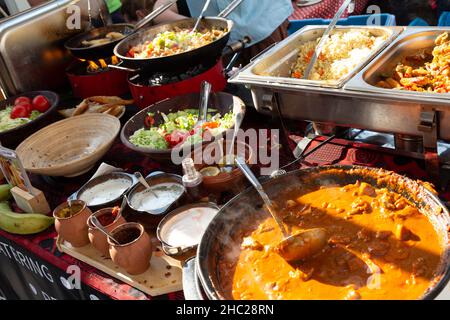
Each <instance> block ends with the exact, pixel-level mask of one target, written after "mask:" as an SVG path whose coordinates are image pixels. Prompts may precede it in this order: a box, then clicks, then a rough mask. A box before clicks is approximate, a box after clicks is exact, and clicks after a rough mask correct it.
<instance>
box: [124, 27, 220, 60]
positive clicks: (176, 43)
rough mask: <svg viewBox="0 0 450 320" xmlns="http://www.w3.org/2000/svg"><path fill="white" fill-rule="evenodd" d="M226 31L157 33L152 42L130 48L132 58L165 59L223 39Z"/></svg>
mask: <svg viewBox="0 0 450 320" xmlns="http://www.w3.org/2000/svg"><path fill="white" fill-rule="evenodd" d="M226 33H227V30H220V29H214V28H213V29H211V30H209V29H206V28H203V29H201V30H200V31H197V32H191V29H180V28H175V30H173V31H165V32H162V33H159V34H158V35H157V36H156V37H155V38H154V39H153V40H151V41H146V42H144V43H142V44H140V45H138V46H135V47H133V48H131V50H130V51H129V52H128V55H129V56H130V57H132V58H139V59H146V58H156V57H166V56H171V55H174V54H178V53H183V52H186V51H190V50H193V49H197V48H200V47H203V46H205V45H207V44H210V43H212V42H214V41H216V40H217V39H219V38H221V37H223V36H224V35H225V34H226Z"/></svg>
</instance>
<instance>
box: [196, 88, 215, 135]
mask: <svg viewBox="0 0 450 320" xmlns="http://www.w3.org/2000/svg"><path fill="white" fill-rule="evenodd" d="M211 90H212V85H211V84H210V83H209V82H208V81H203V82H202V87H201V89H200V105H199V108H198V118H197V123H196V124H195V127H196V128H197V127H201V126H202V125H203V124H204V123H205V122H206V120H207V118H208V104H209V96H210V95H211Z"/></svg>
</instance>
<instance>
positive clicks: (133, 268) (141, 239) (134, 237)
mask: <svg viewBox="0 0 450 320" xmlns="http://www.w3.org/2000/svg"><path fill="white" fill-rule="evenodd" d="M111 235H112V236H113V237H114V238H115V239H117V240H118V241H119V242H120V243H121V244H116V243H114V241H113V240H112V239H111V238H110V237H108V244H109V254H110V256H111V259H112V261H113V262H114V263H115V264H116V265H118V266H119V267H121V268H123V269H124V270H125V271H126V272H128V273H129V274H131V275H136V274H141V273H144V272H145V271H146V270H147V269H148V268H149V267H150V258H151V256H152V252H153V247H152V242H151V239H150V237H149V235H148V234H147V232H145V229H144V227H143V226H142V225H141V224H139V223H136V222H129V223H125V224H122V225H121V226H118V227H116V228H115V229H114V230H112V231H111Z"/></svg>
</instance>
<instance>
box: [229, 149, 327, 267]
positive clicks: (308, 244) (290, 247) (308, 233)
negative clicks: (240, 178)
mask: <svg viewBox="0 0 450 320" xmlns="http://www.w3.org/2000/svg"><path fill="white" fill-rule="evenodd" d="M236 164H237V166H238V167H239V169H241V170H242V172H243V173H244V175H245V176H246V177H247V179H248V180H249V181H250V183H251V184H252V185H253V186H254V187H255V189H256V191H258V193H259V195H260V196H261V198H262V199H263V201H264V204H265V206H266V208H267V210H268V211H269V213H270V214H271V215H272V217H273V219H274V220H275V222H276V223H277V225H278V227H279V228H280V230H281V233H282V235H283V240H281V241H280V242H279V243H278V244H277V245H276V246H275V251H276V252H277V253H278V254H279V255H280V256H282V257H283V258H284V259H285V260H286V261H289V262H291V261H297V260H303V259H307V258H309V257H312V256H313V255H314V254H316V253H318V252H319V251H320V250H322V249H323V247H325V245H326V244H327V232H326V230H325V229H323V228H314V229H309V230H304V231H301V232H296V233H294V234H292V235H290V234H289V233H288V232H287V230H286V228H285V227H284V224H283V222H282V221H281V220H280V218H279V217H278V215H277V213H276V210H275V208H274V206H273V204H272V201H271V200H270V198H269V196H268V195H267V193H266V192H265V191H264V189H263V187H262V185H261V184H260V183H259V181H258V179H256V177H255V176H254V175H253V172H252V171H251V170H250V168H249V167H248V166H247V164H246V163H245V161H244V160H243V159H242V158H241V157H237V158H236Z"/></svg>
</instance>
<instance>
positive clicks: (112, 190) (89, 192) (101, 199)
mask: <svg viewBox="0 0 450 320" xmlns="http://www.w3.org/2000/svg"><path fill="white" fill-rule="evenodd" d="M131 185H132V182H131V181H130V180H127V179H124V178H118V179H111V180H106V181H104V182H102V183H99V184H96V185H94V186H92V187H91V188H89V189H86V190H84V191H83V193H81V194H80V195H79V196H78V199H79V200H83V201H84V202H86V204H87V205H88V206H97V205H100V204H104V203H108V202H110V201H113V200H114V199H117V198H118V197H120V196H121V195H122V194H123V193H124V192H125V191H126V190H127V189H128V188H129V187H131Z"/></svg>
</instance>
